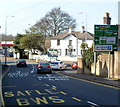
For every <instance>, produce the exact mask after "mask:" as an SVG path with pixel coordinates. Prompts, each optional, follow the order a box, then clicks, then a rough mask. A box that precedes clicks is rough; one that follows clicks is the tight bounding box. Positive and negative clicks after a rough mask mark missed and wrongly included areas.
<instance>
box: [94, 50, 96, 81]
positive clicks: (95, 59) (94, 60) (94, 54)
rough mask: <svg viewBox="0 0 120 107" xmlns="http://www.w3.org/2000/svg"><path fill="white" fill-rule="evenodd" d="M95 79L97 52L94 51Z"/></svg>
mask: <svg viewBox="0 0 120 107" xmlns="http://www.w3.org/2000/svg"><path fill="white" fill-rule="evenodd" d="M94 79H96V52H94Z"/></svg>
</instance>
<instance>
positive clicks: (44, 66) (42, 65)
mask: <svg viewBox="0 0 120 107" xmlns="http://www.w3.org/2000/svg"><path fill="white" fill-rule="evenodd" d="M37 73H50V74H52V68H51V66H50V64H49V63H48V62H39V63H38V65H37Z"/></svg>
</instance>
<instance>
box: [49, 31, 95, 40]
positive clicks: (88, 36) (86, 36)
mask: <svg viewBox="0 0 120 107" xmlns="http://www.w3.org/2000/svg"><path fill="white" fill-rule="evenodd" d="M69 35H73V36H75V37H77V38H78V39H80V40H83V39H87V40H93V34H92V33H89V32H83V33H81V32H71V33H69V32H65V33H62V34H59V35H56V36H53V37H51V38H50V39H51V40H62V39H64V38H66V37H67V36H69Z"/></svg>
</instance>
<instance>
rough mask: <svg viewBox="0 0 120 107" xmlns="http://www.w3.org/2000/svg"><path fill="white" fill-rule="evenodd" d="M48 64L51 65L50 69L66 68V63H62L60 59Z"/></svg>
mask: <svg viewBox="0 0 120 107" xmlns="http://www.w3.org/2000/svg"><path fill="white" fill-rule="evenodd" d="M50 65H51V67H52V69H59V70H63V69H67V65H66V64H64V63H63V62H62V61H54V62H51V64H50Z"/></svg>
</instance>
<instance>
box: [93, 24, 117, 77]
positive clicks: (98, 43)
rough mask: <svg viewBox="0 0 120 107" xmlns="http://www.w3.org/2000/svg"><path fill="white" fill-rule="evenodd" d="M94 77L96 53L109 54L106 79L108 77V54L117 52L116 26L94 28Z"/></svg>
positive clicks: (97, 26)
mask: <svg viewBox="0 0 120 107" xmlns="http://www.w3.org/2000/svg"><path fill="white" fill-rule="evenodd" d="M94 36H95V37H94V70H95V72H94V76H95V75H96V52H109V57H108V78H109V77H110V52H114V51H117V50H118V25H95V26H94Z"/></svg>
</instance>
